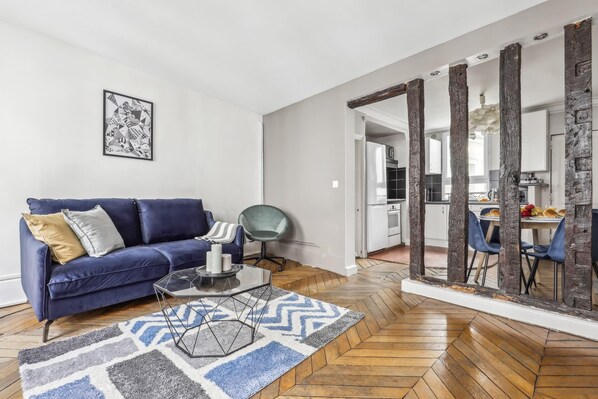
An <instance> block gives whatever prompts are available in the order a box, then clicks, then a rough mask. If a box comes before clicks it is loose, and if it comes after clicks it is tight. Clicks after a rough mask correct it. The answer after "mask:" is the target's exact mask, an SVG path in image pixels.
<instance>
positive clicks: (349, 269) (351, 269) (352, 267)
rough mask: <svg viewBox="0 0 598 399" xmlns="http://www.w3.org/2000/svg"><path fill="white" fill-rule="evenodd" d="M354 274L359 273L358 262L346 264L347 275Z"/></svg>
mask: <svg viewBox="0 0 598 399" xmlns="http://www.w3.org/2000/svg"><path fill="white" fill-rule="evenodd" d="M354 274H357V265H356V264H352V265H349V266H345V276H346V277H349V276H352V275H354Z"/></svg>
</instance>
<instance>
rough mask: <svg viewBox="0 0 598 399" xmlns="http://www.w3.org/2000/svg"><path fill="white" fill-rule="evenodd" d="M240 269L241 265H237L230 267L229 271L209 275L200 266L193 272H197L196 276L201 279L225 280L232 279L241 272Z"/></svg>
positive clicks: (203, 267) (204, 268)
mask: <svg viewBox="0 0 598 399" xmlns="http://www.w3.org/2000/svg"><path fill="white" fill-rule="evenodd" d="M241 269H243V265H238V264H234V263H233V265H232V266H231V270H228V271H225V272H222V273H209V272H207V271H206V267H205V266H200V267H198V268H196V269H195V271H196V272H197V274H199V275H200V276H201V277H207V278H227V277H232V276H234V275H236V274H237V273H239V272H240V271H241Z"/></svg>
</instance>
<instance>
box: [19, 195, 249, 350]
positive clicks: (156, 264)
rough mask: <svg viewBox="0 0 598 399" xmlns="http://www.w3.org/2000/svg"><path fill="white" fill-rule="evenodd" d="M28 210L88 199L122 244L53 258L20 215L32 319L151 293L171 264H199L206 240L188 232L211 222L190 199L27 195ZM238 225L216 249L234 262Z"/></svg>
mask: <svg viewBox="0 0 598 399" xmlns="http://www.w3.org/2000/svg"><path fill="white" fill-rule="evenodd" d="M27 203H28V204H29V210H30V211H31V213H32V214H49V213H55V212H60V210H61V209H70V210H74V211H85V210H89V209H92V208H93V207H95V206H96V205H100V206H102V208H104V210H105V211H106V212H107V213H108V215H110V218H111V219H112V221H113V222H114V224H115V226H116V228H117V229H118V231H119V233H120V234H121V236H122V238H123V240H124V242H125V246H126V248H123V249H119V250H117V251H114V252H112V253H110V254H108V255H105V256H103V257H101V258H91V257H89V256H83V257H80V258H77V259H74V260H72V261H70V262H68V263H67V264H65V265H60V264H57V263H54V262H53V261H52V258H51V256H50V251H49V248H48V246H47V245H45V244H44V243H42V242H40V241H37V240H36V239H35V238H34V237H33V235H32V234H31V232H30V231H29V229H28V227H27V225H26V223H25V221H24V220H23V219H21V221H20V244H21V282H22V285H23V289H24V291H25V294H26V295H27V298H28V299H29V302H30V303H31V306H32V307H33V310H34V312H35V315H36V316H37V318H38V320H40V321H42V320H47V322H46V325H45V326H44V331H43V341H44V342H45V341H46V340H47V336H48V329H49V326H50V324H51V323H52V322H53V321H54V320H56V319H57V318H59V317H62V316H68V315H73V314H76V313H81V312H85V311H88V310H92V309H97V308H100V307H103V306H108V305H113V304H116V303H120V302H124V301H128V300H131V299H136V298H141V297H144V296H148V295H152V294H154V289H153V283H154V282H156V281H157V280H159V279H160V278H162V277H164V276H165V275H167V274H168V273H169V272H172V271H175V270H181V269H186V268H190V267H197V266H201V265H205V263H206V252H207V251H209V248H210V244H209V243H208V242H205V241H199V240H195V239H194V237H197V236H200V235H203V234H206V233H207V232H208V230H209V229H210V227H211V226H212V225H213V224H214V223H215V221H214V218H213V216H212V213H211V212H209V211H204V209H203V204H202V201H201V200H197V199H151V200H136V199H120V198H99V199H31V198H30V199H28V200H27ZM243 240H244V232H243V228H242V227H241V226H239V227H238V229H237V232H236V237H235V240H234V242H232V243H230V244H224V245H223V249H222V252H223V253H228V254H231V255H232V260H233V262H234V263H241V262H242V259H243Z"/></svg>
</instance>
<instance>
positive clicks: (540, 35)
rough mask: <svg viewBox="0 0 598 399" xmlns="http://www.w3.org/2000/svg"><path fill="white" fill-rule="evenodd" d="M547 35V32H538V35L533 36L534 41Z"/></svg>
mask: <svg viewBox="0 0 598 399" xmlns="http://www.w3.org/2000/svg"><path fill="white" fill-rule="evenodd" d="M547 37H548V33H546V32H544V33H540V34H539V35H536V36H534V40H535V41H540V40H544V39H546V38H547Z"/></svg>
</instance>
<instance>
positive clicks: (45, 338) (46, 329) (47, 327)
mask: <svg viewBox="0 0 598 399" xmlns="http://www.w3.org/2000/svg"><path fill="white" fill-rule="evenodd" d="M52 323H54V320H48V321H46V324H44V329H43V332H42V342H43V343H46V342H48V333H49V332H50V326H51V325H52Z"/></svg>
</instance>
